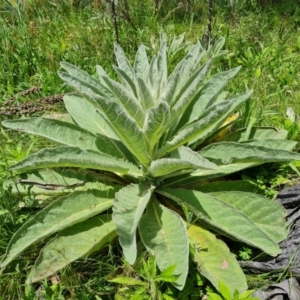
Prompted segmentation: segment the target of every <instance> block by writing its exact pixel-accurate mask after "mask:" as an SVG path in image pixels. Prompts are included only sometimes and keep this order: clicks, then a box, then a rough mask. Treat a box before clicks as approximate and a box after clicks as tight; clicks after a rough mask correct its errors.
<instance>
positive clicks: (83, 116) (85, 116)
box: [64, 95, 133, 162]
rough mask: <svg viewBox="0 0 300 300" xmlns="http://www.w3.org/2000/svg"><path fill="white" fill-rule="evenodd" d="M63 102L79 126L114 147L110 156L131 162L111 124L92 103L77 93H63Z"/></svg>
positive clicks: (129, 154) (130, 157)
mask: <svg viewBox="0 0 300 300" xmlns="http://www.w3.org/2000/svg"><path fill="white" fill-rule="evenodd" d="M64 103H65V106H66V109H67V111H68V112H69V114H70V115H71V116H72V118H73V119H74V121H75V122H76V123H77V124H78V125H79V126H80V127H82V128H84V129H86V130H87V131H89V132H91V133H93V134H95V135H97V136H99V135H100V137H102V138H103V137H105V138H106V143H107V144H110V145H111V148H115V151H112V152H111V153H110V154H111V155H112V156H115V157H119V158H125V159H127V160H129V161H130V162H133V157H132V154H131V153H130V152H129V151H128V149H127V148H126V147H125V146H124V144H123V143H122V142H121V141H120V138H119V136H118V135H117V134H116V133H115V131H114V130H113V128H112V126H111V124H110V123H109V122H108V121H107V120H106V118H105V117H104V116H103V115H102V114H100V113H99V111H97V109H96V107H95V106H94V105H93V104H92V103H90V102H89V101H88V100H86V99H84V98H83V97H81V96H78V95H65V96H64Z"/></svg>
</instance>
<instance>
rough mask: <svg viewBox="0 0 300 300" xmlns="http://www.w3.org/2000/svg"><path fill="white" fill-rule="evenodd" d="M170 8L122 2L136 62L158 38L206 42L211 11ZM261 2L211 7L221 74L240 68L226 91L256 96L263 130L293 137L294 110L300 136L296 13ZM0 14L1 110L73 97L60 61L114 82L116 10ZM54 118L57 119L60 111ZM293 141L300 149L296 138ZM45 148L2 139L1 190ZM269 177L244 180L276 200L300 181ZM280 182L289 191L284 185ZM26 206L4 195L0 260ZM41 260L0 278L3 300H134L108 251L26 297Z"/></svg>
mask: <svg viewBox="0 0 300 300" xmlns="http://www.w3.org/2000/svg"><path fill="white" fill-rule="evenodd" d="M77 2H78V1H77ZM79 2H80V1H79ZM79 2H78V3H79ZM166 2H167V1H163V2H162V4H163V5H162V6H161V7H159V9H158V11H155V10H154V6H153V1H151V0H144V1H128V3H129V4H130V6H129V10H128V9H127V8H126V6H125V5H124V3H125V2H124V1H123V2H121V1H120V3H121V4H120V6H119V7H118V9H117V14H118V20H117V21H118V36H119V41H120V43H121V45H122V47H123V49H124V50H125V51H126V53H127V54H128V55H129V56H130V57H131V59H133V57H132V56H131V54H132V53H134V52H135V50H136V48H137V46H138V45H139V44H140V43H145V44H146V45H148V46H149V51H153V50H155V47H156V46H157V37H158V35H159V31H160V30H161V28H163V29H164V30H165V31H166V32H167V34H168V35H169V36H173V35H179V34H182V33H184V32H185V40H186V42H188V41H195V40H196V39H199V38H201V37H202V35H203V34H204V32H205V30H206V27H207V4H206V1H204V0H199V1H190V2H191V3H192V7H191V12H190V13H189V12H187V11H186V9H185V7H184V6H182V5H180V4H178V1H177V2H176V1H168V3H166ZM182 2H184V1H182ZM254 2H255V1H252V2H251V3H249V4H247V5H245V6H242V7H241V8H239V9H238V10H232V9H230V8H224V7H221V6H218V5H217V4H215V5H214V12H213V13H214V23H213V39H217V38H218V37H221V36H225V37H226V46H225V47H226V49H227V50H228V53H227V54H226V55H225V56H224V57H222V58H220V59H219V61H218V63H217V64H216V65H215V68H216V69H218V70H225V69H228V68H232V67H235V66H238V65H242V66H243V68H242V71H241V72H240V75H239V76H238V77H237V79H235V80H234V81H233V82H232V83H231V84H230V87H229V90H228V91H229V93H235V92H239V91H242V90H244V89H245V87H247V88H253V89H254V95H253V97H252V100H251V106H250V108H249V109H250V110H251V113H252V116H254V117H255V118H256V124H258V125H275V126H280V127H288V125H286V120H287V117H286V110H287V108H288V107H291V108H292V109H293V110H294V112H295V114H296V119H295V121H294V123H295V126H296V128H298V129H299V127H298V126H300V125H299V114H300V101H299V100H300V84H299V82H300V72H299V70H300V37H299V27H300V26H299V25H300V9H299V3H298V4H297V3H296V2H297V1H291V3H289V4H288V5H287V4H285V3H283V2H284V1H282V3H281V2H280V1H278V3H276V4H273V5H271V4H270V5H266V6H265V7H261V6H260V5H258V4H256V3H254ZM292 2H293V3H292ZM24 3H25V5H23V4H24ZM37 3H39V5H37ZM72 3H73V6H72V5H71V4H72ZM184 3H185V2H184ZM0 11H1V18H0V53H2V55H1V56H0V65H1V70H2V72H1V73H0V96H1V97H0V99H2V100H0V102H2V103H4V102H5V101H6V100H8V99H9V98H11V97H14V96H15V95H16V94H17V93H19V92H22V91H24V90H26V89H28V88H31V87H33V86H37V87H41V90H40V91H39V92H38V93H37V94H35V95H29V96H26V97H23V96H21V97H17V98H16V100H15V102H16V104H17V105H20V104H21V103H25V102H27V101H29V100H30V101H34V100H35V99H36V98H42V97H46V96H49V95H54V94H61V93H64V92H67V91H68V90H67V88H66V87H65V86H64V85H63V84H62V81H61V80H60V79H59V77H58V75H57V70H58V69H59V62H60V61H67V62H70V63H73V64H76V65H78V66H79V67H81V68H83V69H84V70H86V71H88V72H89V73H92V74H93V73H95V69H94V66H95V65H96V64H100V65H102V66H103V67H104V68H106V70H107V71H108V72H109V73H111V74H112V73H113V72H112V69H111V65H112V62H113V61H114V57H113V55H112V53H113V51H112V47H113V42H114V41H115V39H116V35H115V29H114V25H113V22H112V18H111V12H110V7H107V5H106V4H104V1H100V0H98V1H96V0H94V1H81V4H80V3H79V5H78V7H76V1H71V0H70V1H69V0H68V1H66V0H64V1H58V0H56V1H52V2H50V1H46V0H43V1H38V2H37V1H36V0H28V1H23V2H22V1H8V0H6V1H4V2H3V4H1V5H0ZM53 109H56V110H60V108H59V107H58V108H55V107H54V108H53ZM0 112H1V111H0ZM0 118H4V117H2V116H0ZM243 125H247V124H243ZM240 126H241V125H240ZM286 129H288V128H286ZM293 139H294V140H297V141H299V130H298V131H297V133H296V135H295V134H294V135H293ZM43 145H44V144H43V141H41V140H39V139H37V138H35V139H32V138H31V137H29V136H24V135H18V134H15V133H12V132H9V131H7V132H4V131H2V132H1V133H0V185H1V186H2V184H3V181H4V180H5V179H8V178H11V177H12V176H13V174H11V173H9V172H8V171H7V166H9V165H11V164H12V163H15V162H17V161H19V160H21V159H22V158H24V157H26V156H27V155H28V153H29V152H30V151H32V150H34V149H35V150H36V149H38V148H40V147H41V146H43ZM280 168H281V169H280ZM287 170H288V171H287ZM265 171H266V172H267V173H264V171H263V170H260V171H259V172H261V173H259V174H256V175H255V176H253V175H251V174H244V175H243V176H248V178H250V177H251V176H252V177H251V178H250V179H251V180H254V181H255V182H256V183H257V185H258V186H259V185H261V186H265V190H266V194H267V193H269V196H272V195H273V191H274V190H276V188H278V186H282V184H286V183H288V182H289V181H291V180H292V179H294V178H295V177H296V175H295V173H294V172H293V171H291V169H290V168H289V167H288V166H283V167H282V166H281V167H278V168H277V172H275V173H276V176H274V175H273V177H275V179H274V178H271V175H270V172H268V171H267V170H265ZM273 174H274V172H273ZM280 176H282V177H283V181H278V182H277V181H276V179H278V177H280ZM285 179H286V180H285ZM284 180H285V181H284ZM274 182H275V183H274ZM276 182H277V183H278V184H277V183H276ZM19 202H20V199H15V198H13V197H12V196H11V195H10V194H9V191H5V190H4V189H3V188H2V187H1V188H0V222H1V223H0V236H1V240H0V255H3V254H4V253H5V248H6V246H7V243H8V242H9V240H10V238H11V236H12V235H13V233H14V232H15V231H16V230H17V229H18V228H19V227H20V226H21V225H22V224H23V223H24V221H26V220H27V219H28V218H29V217H30V216H31V215H32V214H34V213H35V212H36V211H37V209H36V208H26V207H20V206H18V204H19ZM38 250H39V248H36V249H30V251H28V252H27V253H26V254H25V255H23V256H22V257H21V258H20V259H19V260H18V261H15V262H14V263H13V264H12V265H11V266H10V268H8V270H7V273H6V274H5V275H2V277H1V279H0V299H5V300H6V299H12V300H14V299H28V300H30V299H37V298H36V293H37V291H39V292H42V290H44V292H43V293H44V294H46V296H45V299H69V298H70V299H113V293H116V295H119V296H118V297H119V298H118V299H121V298H120V297H125V298H123V299H129V298H126V297H129V296H128V294H130V293H131V292H132V291H135V292H136V291H137V288H135V287H133V288H132V287H130V288H129V291H128V290H126V287H121V288H118V290H116V284H113V283H108V282H107V280H106V279H107V278H109V277H110V276H111V275H112V274H115V273H117V272H120V268H123V262H122V261H121V258H120V249H118V248H117V247H116V248H109V249H108V250H107V251H106V252H103V253H100V254H99V255H98V256H95V257H93V258H92V259H87V260H85V261H79V262H78V263H75V264H72V265H71V266H70V267H68V268H66V269H65V270H63V271H62V273H61V274H60V278H59V279H58V281H59V284H58V282H57V280H56V279H55V278H52V279H51V280H50V281H48V282H44V283H41V284H39V285H35V286H33V287H26V286H25V285H24V281H25V276H26V272H27V271H28V268H29V266H30V265H32V261H33V258H35V257H36V255H37V253H38ZM139 272H140V271H139V270H135V274H136V275H135V276H137V277H139ZM266 278H267V279H264V278H263V276H260V277H259V278H258V277H257V276H256V277H249V279H250V280H249V283H250V284H251V286H252V287H254V288H259V287H260V286H262V285H264V284H265V283H266V282H268V280H269V279H270V276H267V277H266ZM275 280H276V279H275ZM195 281H197V282H198V283H197V284H198V285H199V287H200V286H202V288H203V289H204V283H200V282H201V280H200V279H199V278H198V279H195V278H192V279H191V282H193V284H195ZM163 288H164V287H162V289H163ZM127 289H128V287H127ZM124 295H125V296H124ZM126 295H127V296H126ZM116 299H117V296H116ZM139 299H142V298H139ZM195 299H197V298H195Z"/></svg>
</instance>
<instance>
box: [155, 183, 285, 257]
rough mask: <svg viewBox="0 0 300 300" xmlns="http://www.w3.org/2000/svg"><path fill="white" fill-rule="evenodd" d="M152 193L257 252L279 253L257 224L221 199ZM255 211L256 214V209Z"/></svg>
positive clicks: (182, 192) (171, 191)
mask: <svg viewBox="0 0 300 300" xmlns="http://www.w3.org/2000/svg"><path fill="white" fill-rule="evenodd" d="M156 191H157V192H158V193H160V194H162V195H163V196H165V197H168V198H170V199H172V200H174V201H175V202H176V203H178V204H179V205H186V206H187V207H188V209H189V210H190V211H191V212H192V213H193V214H194V215H195V216H197V217H198V218H199V219H200V220H201V223H203V224H204V225H205V226H206V227H207V228H210V229H213V230H215V231H217V232H219V233H221V234H223V235H225V236H228V237H230V238H232V239H235V240H238V241H241V242H244V243H246V244H248V245H250V246H253V247H256V248H259V249H261V250H262V251H264V252H266V253H268V254H269V255H271V256H276V255H277V254H279V253H280V252H281V249H280V248H279V247H278V244H277V243H276V242H274V241H273V239H272V237H270V236H269V235H268V234H267V233H266V232H265V231H264V230H262V229H261V228H260V226H258V224H256V223H255V222H254V221H253V220H251V219H250V218H249V217H248V216H247V215H245V213H244V212H243V211H238V210H237V209H236V208H235V207H233V206H232V205H231V204H228V203H227V202H225V201H223V200H222V199H219V198H217V197H215V196H212V195H209V194H205V193H201V192H198V191H193V190H183V189H167V188H159V189H157V190H156ZM255 208H256V210H259V209H260V206H256V207H255ZM241 224H243V226H241Z"/></svg>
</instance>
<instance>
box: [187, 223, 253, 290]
mask: <svg viewBox="0 0 300 300" xmlns="http://www.w3.org/2000/svg"><path fill="white" fill-rule="evenodd" d="M188 235H189V241H190V247H191V256H192V259H193V261H194V262H195V263H196V265H197V269H198V271H199V273H200V274H201V275H203V276H204V277H206V278H207V279H208V280H209V281H210V282H211V283H212V284H213V285H214V287H215V288H216V289H217V290H219V281H222V282H224V283H225V284H226V286H227V287H228V288H229V289H230V291H231V294H233V292H234V291H235V290H238V291H239V292H240V293H241V292H244V291H245V290H247V288H248V287H247V281H246V276H245V274H244V273H243V270H242V269H241V267H240V265H239V263H238V262H237V260H236V258H235V255H234V254H232V253H231V252H230V250H229V248H228V247H227V245H226V244H225V243H224V242H223V241H222V240H219V239H217V238H216V236H215V235H214V234H212V233H211V232H209V231H207V230H205V229H203V228H201V227H199V226H196V225H191V226H189V228H188ZM219 292H220V291H219Z"/></svg>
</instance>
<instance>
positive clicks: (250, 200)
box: [210, 191, 288, 243]
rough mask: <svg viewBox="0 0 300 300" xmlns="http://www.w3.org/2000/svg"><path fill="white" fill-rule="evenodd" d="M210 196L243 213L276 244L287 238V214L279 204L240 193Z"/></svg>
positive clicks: (218, 193)
mask: <svg viewBox="0 0 300 300" xmlns="http://www.w3.org/2000/svg"><path fill="white" fill-rule="evenodd" d="M210 195H212V196H215V197H217V198H218V199H221V200H223V201H225V202H226V203H228V204H230V205H232V206H233V207H234V208H235V209H236V210H238V211H240V212H242V213H243V214H244V215H245V216H247V217H248V218H249V219H250V220H252V221H253V222H254V223H255V224H256V226H258V227H259V228H260V229H261V230H262V231H264V232H265V233H266V234H267V235H268V236H269V237H271V238H272V240H273V241H274V242H276V243H279V242H281V241H283V240H284V239H285V238H286V237H287V234H288V231H287V228H286V227H287V226H286V221H285V217H286V212H285V210H284V208H283V207H282V205H280V204H278V203H277V202H275V201H272V200H271V199H268V198H266V197H263V196H261V195H257V194H254V193H247V192H239V191H227V192H226V191H223V192H212V193H210Z"/></svg>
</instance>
